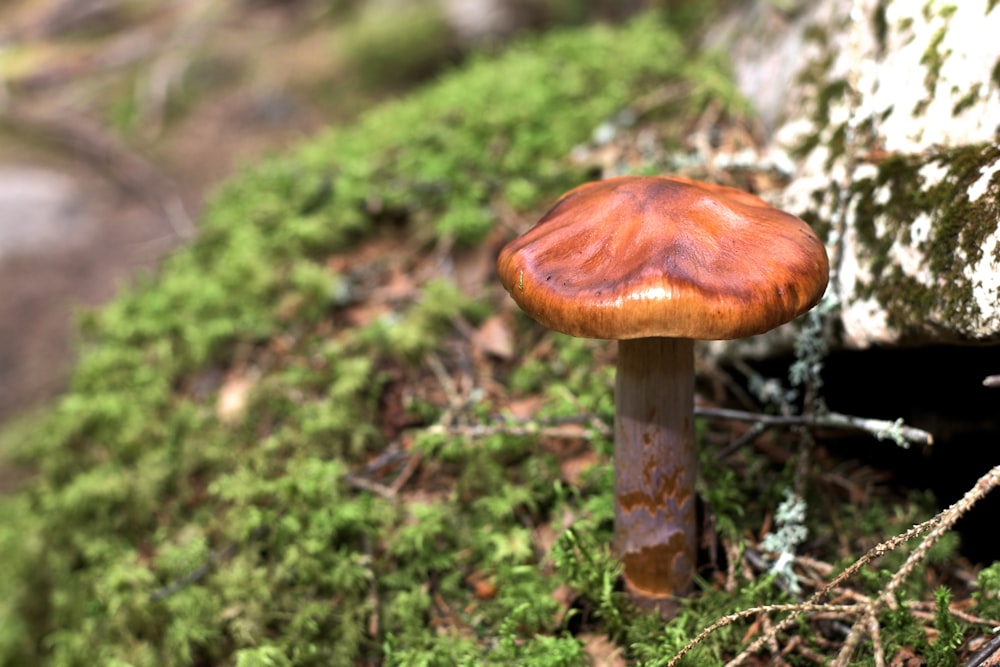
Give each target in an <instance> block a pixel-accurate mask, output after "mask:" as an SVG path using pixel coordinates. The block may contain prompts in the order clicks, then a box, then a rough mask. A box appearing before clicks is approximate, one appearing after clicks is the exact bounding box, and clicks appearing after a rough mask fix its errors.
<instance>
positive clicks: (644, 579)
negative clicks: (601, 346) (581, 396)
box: [614, 338, 698, 616]
mask: <svg viewBox="0 0 1000 667" xmlns="http://www.w3.org/2000/svg"><path fill="white" fill-rule="evenodd" d="M614 465H615V549H616V551H617V553H618V554H619V556H620V557H621V559H622V562H623V564H624V579H625V588H626V591H627V592H628V594H629V597H630V598H631V599H632V601H633V602H634V603H636V604H637V605H638V606H639V607H641V608H643V609H647V610H657V611H659V612H660V613H661V614H663V615H664V616H670V615H673V613H674V611H675V609H676V605H675V604H674V600H675V599H676V598H677V597H681V596H684V595H686V594H687V593H688V592H689V591H690V589H691V584H692V580H693V577H694V566H695V554H696V550H695V545H696V526H695V494H694V481H695V477H696V475H697V468H698V461H697V457H696V451H695V442H694V342H693V341H691V340H689V339H676V338H640V339H636V340H623V341H619V343H618V375H617V379H616V382H615V454H614Z"/></svg>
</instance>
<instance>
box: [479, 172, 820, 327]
mask: <svg viewBox="0 0 1000 667" xmlns="http://www.w3.org/2000/svg"><path fill="white" fill-rule="evenodd" d="M497 271H498V273H499V276H500V281H501V282H502V283H503V286H504V287H505V288H507V291H508V292H510V294H511V296H512V297H513V298H514V301H516V302H517V304H518V305H519V306H520V307H521V309H522V310H524V311H525V312H526V313H528V314H529V315H531V316H532V317H534V318H535V319H536V320H538V321H539V322H540V323H541V324H543V325H545V326H546V327H548V328H550V329H555V330H556V331H561V332H563V333H567V334H570V335H573V336H583V337H589V338H608V339H628V338H646V337H651V336H663V337H672V338H698V339H732V338H742V337H744V336H752V335H754V334H759V333H763V332H765V331H768V330H769V329H773V328H774V327H776V326H778V325H780V324H783V323H785V322H788V321H789V320H791V319H793V318H794V317H796V316H797V315H800V314H801V313H804V312H805V311H807V310H809V309H810V308H811V307H812V306H814V305H815V304H816V302H817V301H819V299H820V297H821V296H822V295H823V292H824V291H825V289H826V284H827V280H828V279H829V262H828V260H827V256H826V249H825V248H824V247H823V243H822V242H821V241H820V240H819V238H818V237H817V236H816V234H814V233H813V231H812V229H810V228H809V225H807V224H806V223H805V222H803V221H802V220H800V219H799V218H797V217H795V216H793V215H791V214H789V213H785V212H784V211H781V210H779V209H777V208H774V207H773V206H770V205H769V204H767V203H766V202H764V201H763V200H762V199H760V198H758V197H755V196H754V195H752V194H750V193H747V192H744V191H742V190H737V189H735V188H730V187H726V186H721V185H714V184H710V183H701V182H698V181H693V180H690V179H686V178H677V177H667V176H621V177H617V178H609V179H606V180H603V181H596V182H593V183H586V184H584V185H581V186H579V187H577V188H575V189H573V190H570V191H569V192H568V193H566V194H565V195H563V196H562V197H561V198H560V199H559V201H557V202H556V204H555V205H554V206H553V207H552V208H551V209H550V210H549V212H548V213H546V214H545V216H544V217H543V218H542V219H541V220H539V221H538V223H537V224H535V226H534V227H532V228H531V229H529V230H528V231H527V232H525V233H524V234H522V235H521V236H519V237H518V238H516V239H514V240H513V241H511V242H510V243H508V244H507V245H506V246H504V248H503V249H502V250H501V251H500V257H499V259H498V260H497Z"/></svg>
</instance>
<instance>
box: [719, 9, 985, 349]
mask: <svg viewBox="0 0 1000 667" xmlns="http://www.w3.org/2000/svg"><path fill="white" fill-rule="evenodd" d="M791 4H794V5H795V6H792V7H791V8H790V9H788V10H787V11H786V13H781V12H779V11H778V10H777V9H775V6H774V3H772V2H757V3H755V4H754V5H753V6H752V7H751V8H749V9H741V10H738V12H739V13H738V14H735V15H734V16H733V17H731V19H730V20H729V21H726V22H725V23H724V24H723V25H722V26H720V28H719V30H718V31H716V32H715V33H714V34H713V35H711V36H710V40H712V41H713V42H714V43H716V44H725V45H726V46H727V48H728V49H729V51H730V55H731V57H732V60H733V63H734V68H735V72H736V76H737V78H738V80H739V83H740V86H741V88H742V90H743V91H744V93H745V94H746V95H747V96H748V97H749V98H750V100H751V101H752V102H753V103H754V104H755V105H756V106H757V108H758V109H759V110H760V113H761V118H762V120H763V121H764V123H765V125H767V126H768V127H769V128H770V129H772V132H771V135H770V137H771V139H770V140H771V141H772V142H773V144H774V145H775V146H777V147H780V148H781V149H783V150H784V151H786V152H788V153H789V154H790V155H791V156H792V157H793V159H794V163H795V164H796V168H795V171H794V173H793V175H792V180H791V182H790V183H789V184H788V185H787V187H785V188H784V190H783V191H782V192H780V193H776V194H774V195H773V196H768V197H767V198H769V199H770V200H771V201H772V202H774V203H775V204H777V205H779V206H782V207H784V208H786V209H788V210H790V211H793V212H795V213H797V214H799V215H801V216H802V217H803V218H805V219H806V220H808V221H809V222H810V223H812V224H813V225H814V226H815V227H816V228H817V230H818V231H820V232H821V233H822V234H823V235H824V236H825V238H826V241H827V244H828V249H829V250H830V254H831V260H832V275H831V285H830V292H829V293H830V294H832V295H834V296H836V297H837V299H838V300H839V301H840V303H841V308H840V310H839V324H840V325H841V326H840V330H841V334H840V341H839V342H840V343H842V344H843V345H844V346H846V347H850V348H866V347H870V346H874V345H885V344H891V345H898V344H935V343H948V344H951V343H1000V147H998V129H1000V48H998V45H997V35H1000V5H998V4H997V3H995V2H992V1H991V0H963V1H962V2H961V3H949V2H940V1H937V0H930V1H929V2H926V3H887V2H884V1H881V0H854V1H853V2H847V3H843V2H837V1H836V0H822V1H821V2H817V3H791Z"/></svg>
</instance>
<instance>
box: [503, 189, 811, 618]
mask: <svg viewBox="0 0 1000 667" xmlns="http://www.w3.org/2000/svg"><path fill="white" fill-rule="evenodd" d="M497 271H498V274H499V277H500V282H501V283H503V286H504V287H505V288H506V289H507V291H508V292H509V293H510V295H511V297H513V299H514V301H515V302H517V304H518V306H520V307H521V309H522V310H524V311H525V312H526V313H528V314H529V315H531V316H532V317H533V318H534V319H536V320H537V321H538V322H540V323H541V324H543V325H545V326H546V327H548V328H550V329H554V330H556V331H560V332H562V333H566V334H569V335H571V336H582V337H589V338H603V339H614V340H617V341H618V360H617V371H616V372H617V375H616V379H615V427H614V438H615V443H614V466H615V537H614V549H615V553H616V554H617V555H618V556H619V557H620V558H621V560H622V564H623V579H624V584H625V590H626V592H627V593H628V595H629V597H630V599H631V600H632V601H633V602H635V603H636V604H637V605H638V606H639V607H641V608H643V609H646V610H656V611H659V612H660V613H661V614H663V615H664V616H670V615H672V614H673V613H674V611H675V607H676V599H677V598H678V597H682V596H685V595H687V594H688V593H689V592H690V589H691V585H692V581H693V576H694V569H695V564H696V545H697V531H696V522H695V490H694V484H695V477H696V474H697V465H698V464H697V453H696V450H695V440H694V340H695V339H712V340H723V339H734V338H742V337H745V336H752V335H756V334H760V333H763V332H765V331H768V330H770V329H773V328H775V327H777V326H778V325H780V324H783V323H785V322H788V321H789V320H791V319H793V318H794V317H796V316H798V315H800V314H802V313H804V312H806V311H807V310H809V309H810V308H812V307H813V306H814V305H815V304H816V303H817V301H819V299H820V297H821V296H822V295H823V292H824V291H825V289H826V285H827V281H828V278H829V262H828V260H827V255H826V249H825V248H824V246H823V243H822V242H821V241H820V240H819V238H818V237H817V236H816V235H815V234H814V233H813V231H812V230H811V229H810V228H809V225H807V224H806V223H805V222H803V221H802V220H800V219H799V218H797V217H795V216H793V215H791V214H789V213H786V212H784V211H781V210H779V209H777V208H774V207H772V206H770V205H769V204H767V203H766V202H764V201H763V200H762V199H760V198H758V197H756V196H754V195H752V194H749V193H747V192H744V191H742V190H737V189H735V188H730V187H726V186H721V185H715V184H710V183H702V182H698V181H693V180H690V179H686V178H678V177H668V176H621V177H616V178H609V179H606V180H603V181H596V182H592V183H586V184H584V185H581V186H579V187H577V188H575V189H573V190H570V191H569V192H568V193H566V194H564V195H563V196H562V197H561V198H560V199H559V200H558V201H557V202H556V203H555V205H554V206H553V207H552V208H551V209H550V210H549V212H548V213H546V214H545V216H544V217H542V219H541V220H539V221H538V223H536V224H535V225H534V226H533V227H532V228H531V229H529V230H528V231H526V232H525V233H524V234H522V235H521V236H519V237H517V238H515V239H513V240H512V241H510V242H509V243H508V244H507V245H506V246H504V248H503V249H502V250H501V251H500V255H499V258H498V260H497Z"/></svg>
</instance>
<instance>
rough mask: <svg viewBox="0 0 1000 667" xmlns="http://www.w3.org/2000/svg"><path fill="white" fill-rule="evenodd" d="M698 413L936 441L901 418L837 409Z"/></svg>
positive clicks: (712, 410)
mask: <svg viewBox="0 0 1000 667" xmlns="http://www.w3.org/2000/svg"><path fill="white" fill-rule="evenodd" d="M694 412H695V415H697V416H699V417H713V418H716V419H733V420H736V421H745V422H754V423H755V424H764V425H767V426H818V427H823V428H849V429H857V430H860V431H865V432H867V433H871V434H872V435H874V436H875V437H876V438H878V439H879V440H882V439H884V438H890V439H892V440H894V441H896V443H897V444H900V445H901V446H904V447H906V446H908V445H909V443H911V442H915V443H917V444H920V445H931V444H934V436H933V435H932V434H930V433H928V432H927V431H924V430H923V429H919V428H915V427H913V426H907V425H905V424H903V422H902V420H900V419H897V420H896V421H888V420H885V419H868V418H866V417H853V416H851V415H844V414H840V413H838V412H827V413H824V414H819V415H765V414H759V413H756V412H744V411H743V410H729V409H726V408H707V407H696V408H695V411H694Z"/></svg>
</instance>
